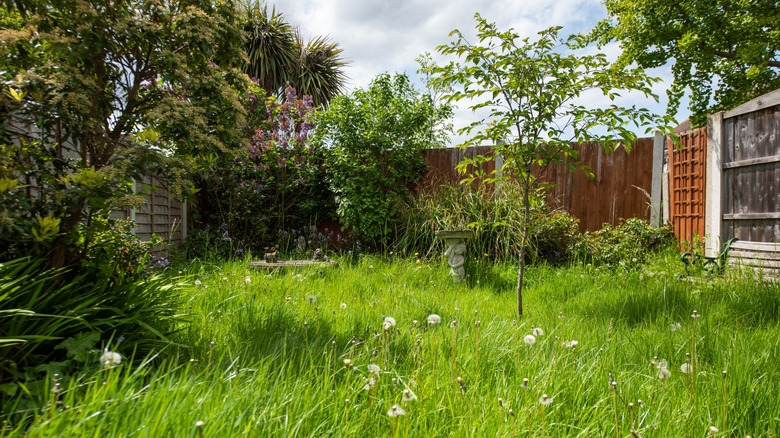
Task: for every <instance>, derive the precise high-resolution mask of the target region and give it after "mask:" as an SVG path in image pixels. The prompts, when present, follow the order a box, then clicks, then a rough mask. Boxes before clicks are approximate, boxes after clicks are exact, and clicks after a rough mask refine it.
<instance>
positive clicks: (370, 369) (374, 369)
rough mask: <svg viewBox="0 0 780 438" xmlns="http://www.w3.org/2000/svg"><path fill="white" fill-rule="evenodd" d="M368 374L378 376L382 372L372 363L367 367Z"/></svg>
mask: <svg viewBox="0 0 780 438" xmlns="http://www.w3.org/2000/svg"><path fill="white" fill-rule="evenodd" d="M368 372H369V373H371V374H379V373H381V372H382V368H379V365H377V364H375V363H372V364H369V365H368Z"/></svg>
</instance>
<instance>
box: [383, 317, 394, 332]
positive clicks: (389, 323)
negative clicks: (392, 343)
mask: <svg viewBox="0 0 780 438" xmlns="http://www.w3.org/2000/svg"><path fill="white" fill-rule="evenodd" d="M393 327H395V318H393V317H392V316H386V317H385V319H383V320H382V328H383V329H384V330H385V331H387V330H390V329H391V328H393Z"/></svg>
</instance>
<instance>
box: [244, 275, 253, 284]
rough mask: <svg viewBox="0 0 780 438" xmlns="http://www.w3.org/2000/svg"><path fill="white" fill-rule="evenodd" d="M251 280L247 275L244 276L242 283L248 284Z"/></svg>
mask: <svg viewBox="0 0 780 438" xmlns="http://www.w3.org/2000/svg"><path fill="white" fill-rule="evenodd" d="M251 282H252V278H251V277H249V276H248V275H247V276H246V278H244V284H249V283H251Z"/></svg>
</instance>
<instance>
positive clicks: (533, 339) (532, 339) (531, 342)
mask: <svg viewBox="0 0 780 438" xmlns="http://www.w3.org/2000/svg"><path fill="white" fill-rule="evenodd" d="M523 342H525V343H526V344H528V346H529V347H531V346H533V345H534V344H535V343H536V337H535V336H534V335H525V337H524V338H523Z"/></svg>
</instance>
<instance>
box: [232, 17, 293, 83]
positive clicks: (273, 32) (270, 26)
mask: <svg viewBox="0 0 780 438" xmlns="http://www.w3.org/2000/svg"><path fill="white" fill-rule="evenodd" d="M244 32H246V41H245V42H244V49H245V50H246V53H247V56H248V57H249V62H248V63H247V64H246V65H245V66H244V72H245V73H246V74H248V75H249V76H250V77H252V78H255V79H257V80H258V81H259V83H260V86H261V87H263V89H264V90H265V91H267V92H268V93H269V94H275V93H279V92H280V91H281V90H282V89H283V88H284V87H285V85H286V84H287V80H288V77H289V72H290V66H292V65H295V62H296V59H295V58H296V52H297V50H296V39H295V30H294V29H293V28H292V26H290V24H288V23H287V22H286V21H285V20H284V16H283V15H282V14H281V13H278V12H276V8H274V9H273V10H272V11H271V13H270V14H269V13H268V8H267V7H263V9H262V10H261V9H259V8H254V9H248V10H247V11H246V15H245V24H244Z"/></svg>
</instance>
